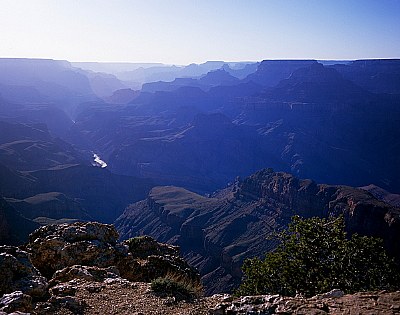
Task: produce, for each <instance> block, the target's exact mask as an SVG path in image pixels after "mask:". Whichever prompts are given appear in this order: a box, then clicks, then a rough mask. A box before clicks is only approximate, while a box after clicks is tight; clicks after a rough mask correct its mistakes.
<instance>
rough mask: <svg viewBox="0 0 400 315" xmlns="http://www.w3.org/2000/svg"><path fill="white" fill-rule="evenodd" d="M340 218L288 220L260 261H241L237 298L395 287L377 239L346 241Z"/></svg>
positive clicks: (393, 271) (392, 267) (394, 271)
mask: <svg viewBox="0 0 400 315" xmlns="http://www.w3.org/2000/svg"><path fill="white" fill-rule="evenodd" d="M344 227H345V226H344V219H343V216H340V217H337V218H334V217H331V218H328V219H326V218H310V219H301V218H300V217H298V216H294V217H293V218H292V222H291V223H290V224H289V227H288V229H287V230H286V231H283V232H281V233H279V234H278V238H279V240H280V245H279V246H278V247H277V249H276V250H275V251H273V252H270V253H267V254H266V256H265V259H264V260H261V259H259V258H253V259H247V260H245V262H244V264H243V266H242V270H243V273H244V279H243V282H242V284H241V285H240V287H239V289H238V290H237V294H238V295H256V294H271V293H279V294H282V295H287V296H293V295H295V294H296V293H300V294H303V295H305V296H313V295H315V294H318V293H322V292H327V291H330V290H332V289H341V290H343V291H345V292H346V293H352V292H356V291H365V290H378V289H393V288H395V287H396V286H397V287H399V279H400V276H399V269H398V267H397V266H396V264H395V262H394V260H393V259H392V258H390V257H389V256H388V254H387V253H386V252H385V250H384V247H383V242H382V240H381V239H378V238H373V237H366V236H359V235H357V234H354V235H353V236H352V237H351V239H348V238H347V237H346V232H345V229H344Z"/></svg>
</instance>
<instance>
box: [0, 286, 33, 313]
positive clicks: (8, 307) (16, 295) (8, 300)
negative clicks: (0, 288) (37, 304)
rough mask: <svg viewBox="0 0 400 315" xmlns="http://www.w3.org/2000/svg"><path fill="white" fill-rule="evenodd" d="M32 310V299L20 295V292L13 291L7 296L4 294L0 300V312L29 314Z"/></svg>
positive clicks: (25, 295) (22, 294)
mask: <svg viewBox="0 0 400 315" xmlns="http://www.w3.org/2000/svg"><path fill="white" fill-rule="evenodd" d="M31 309H32V297H31V296H29V295H27V294H24V293H22V291H15V292H12V293H9V294H4V295H3V297H2V298H0V312H1V311H3V312H6V313H12V312H17V311H20V312H30V311H31Z"/></svg>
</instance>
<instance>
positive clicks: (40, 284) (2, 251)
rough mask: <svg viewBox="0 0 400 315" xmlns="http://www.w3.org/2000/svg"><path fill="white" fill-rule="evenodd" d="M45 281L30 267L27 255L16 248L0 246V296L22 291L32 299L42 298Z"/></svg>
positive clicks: (45, 289) (45, 287) (45, 288)
mask: <svg viewBox="0 0 400 315" xmlns="http://www.w3.org/2000/svg"><path fill="white" fill-rule="evenodd" d="M47 287H48V284H47V280H46V278H44V277H42V275H41V274H40V272H39V271H38V270H37V269H36V268H35V267H34V266H33V265H32V263H31V261H30V257H29V254H28V253H27V252H25V251H23V250H20V249H19V248H18V247H13V246H0V294H4V293H10V292H13V291H22V292H23V293H25V294H29V295H31V296H32V297H42V296H44V295H45V294H46V291H47Z"/></svg>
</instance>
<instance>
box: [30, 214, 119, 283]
mask: <svg viewBox="0 0 400 315" xmlns="http://www.w3.org/2000/svg"><path fill="white" fill-rule="evenodd" d="M117 239H118V233H117V232H116V230H115V228H114V227H113V226H112V225H108V224H101V223H97V222H76V223H73V224H61V225H48V226H44V227H41V228H39V229H37V230H36V231H35V232H33V233H32V234H31V235H30V236H29V240H30V242H29V244H28V246H27V250H28V251H29V252H30V253H31V259H32V262H33V264H34V265H35V266H36V267H37V268H38V269H39V270H40V271H41V272H42V274H43V275H45V276H46V277H49V278H50V277H51V276H52V275H53V274H54V272H55V271H57V270H60V269H63V268H65V267H69V266H73V265H87V266H98V267H109V266H112V265H114V264H115V257H116V249H115V244H116V241H117Z"/></svg>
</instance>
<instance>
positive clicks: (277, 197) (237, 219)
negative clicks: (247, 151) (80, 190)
mask: <svg viewBox="0 0 400 315" xmlns="http://www.w3.org/2000/svg"><path fill="white" fill-rule="evenodd" d="M295 214H298V215H300V216H302V217H312V216H320V217H326V216H329V215H335V216H336V215H339V214H343V215H344V217H345V220H346V227H347V230H348V232H349V233H359V234H362V235H369V236H376V237H381V238H383V239H384V241H385V244H386V247H387V248H388V249H389V250H390V252H391V253H392V254H394V255H397V257H400V252H399V248H398V246H397V242H396V240H398V239H400V210H399V209H398V208H394V207H392V206H390V205H388V204H386V203H384V202H382V201H379V200H377V199H376V198H374V197H373V196H372V195H371V194H370V193H368V192H366V191H364V190H361V189H357V188H352V187H348V186H333V185H323V184H317V183H315V182H314V181H312V180H302V179H298V178H296V177H294V176H293V175H290V174H287V173H282V172H273V171H272V170H271V169H265V170H262V171H259V172H257V173H255V174H253V175H252V176H249V177H247V178H245V179H243V180H240V179H238V180H237V181H236V182H235V183H234V184H232V185H231V186H230V187H228V188H226V189H224V190H222V191H218V192H216V193H214V194H213V195H211V197H209V198H206V197H203V196H200V195H198V194H195V193H193V192H190V191H187V190H185V189H183V188H178V187H171V186H168V187H155V188H153V189H152V190H151V192H150V194H149V196H148V198H147V199H146V200H143V201H140V202H138V203H135V204H132V205H131V206H129V207H128V208H127V209H126V210H125V212H124V214H123V215H122V216H121V217H119V218H118V220H117V221H116V222H115V224H116V227H117V229H118V231H119V232H120V234H121V237H122V238H129V237H133V236H135V235H139V234H140V233H144V234H148V235H151V236H153V237H155V238H156V239H157V240H159V241H162V242H168V243H171V244H176V245H179V246H180V247H181V249H182V252H183V254H184V257H185V258H186V259H187V260H188V261H189V262H190V263H191V264H192V265H193V266H195V267H196V268H198V269H199V271H200V273H201V274H202V276H203V282H204V284H205V286H206V292H207V293H208V294H212V293H220V292H226V291H229V290H231V289H232V288H233V287H235V285H237V283H238V282H239V281H240V279H241V270H240V267H241V265H242V263H243V260H244V259H245V258H247V257H254V256H263V255H264V253H265V252H267V251H270V250H272V249H273V248H274V247H275V246H276V241H275V240H274V239H271V238H269V239H267V238H268V236H271V235H273V233H274V232H275V231H277V230H280V229H283V228H285V227H286V225H287V224H288V223H289V222H290V220H291V217H292V216H293V215H295Z"/></svg>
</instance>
